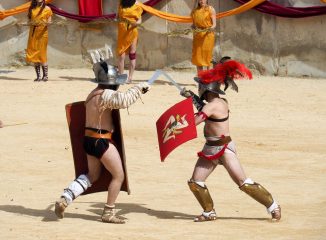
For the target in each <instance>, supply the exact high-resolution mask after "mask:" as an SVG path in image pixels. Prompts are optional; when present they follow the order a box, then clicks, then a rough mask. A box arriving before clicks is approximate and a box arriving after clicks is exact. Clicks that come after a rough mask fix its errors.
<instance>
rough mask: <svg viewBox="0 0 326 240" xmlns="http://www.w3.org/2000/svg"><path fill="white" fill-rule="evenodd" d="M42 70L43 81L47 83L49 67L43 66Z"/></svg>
mask: <svg viewBox="0 0 326 240" xmlns="http://www.w3.org/2000/svg"><path fill="white" fill-rule="evenodd" d="M42 70H43V78H42V80H43V81H47V80H48V72H49V67H48V66H42Z"/></svg>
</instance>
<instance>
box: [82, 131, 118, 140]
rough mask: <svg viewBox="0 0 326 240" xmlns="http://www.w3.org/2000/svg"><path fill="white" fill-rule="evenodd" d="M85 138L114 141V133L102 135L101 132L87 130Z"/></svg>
mask: <svg viewBox="0 0 326 240" xmlns="http://www.w3.org/2000/svg"><path fill="white" fill-rule="evenodd" d="M85 136H87V137H92V138H105V139H110V140H111V139H112V133H111V132H108V133H100V132H94V131H92V130H90V129H85Z"/></svg>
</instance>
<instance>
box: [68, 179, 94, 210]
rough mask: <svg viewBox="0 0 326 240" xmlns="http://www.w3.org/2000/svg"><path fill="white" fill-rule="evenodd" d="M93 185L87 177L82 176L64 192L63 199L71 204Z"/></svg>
mask: <svg viewBox="0 0 326 240" xmlns="http://www.w3.org/2000/svg"><path fill="white" fill-rule="evenodd" d="M91 185H92V184H91V182H90V181H89V179H88V177H87V176H86V175H80V176H79V177H78V178H76V179H75V180H74V181H73V182H72V183H71V184H70V185H69V187H68V188H66V189H65V190H64V191H63V194H62V197H64V198H65V199H66V201H67V203H68V204H70V203H71V202H72V201H73V200H74V199H76V198H77V197H78V196H79V195H80V194H82V193H83V192H85V191H86V190H87V188H89V187H90V186H91Z"/></svg>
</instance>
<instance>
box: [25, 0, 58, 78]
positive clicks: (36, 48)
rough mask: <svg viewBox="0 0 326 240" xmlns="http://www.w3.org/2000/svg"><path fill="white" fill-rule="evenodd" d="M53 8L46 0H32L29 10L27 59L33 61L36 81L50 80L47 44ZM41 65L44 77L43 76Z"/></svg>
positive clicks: (29, 61)
mask: <svg viewBox="0 0 326 240" xmlns="http://www.w3.org/2000/svg"><path fill="white" fill-rule="evenodd" d="M51 18H52V10H51V9H50V8H49V7H48V6H46V3H45V0H32V2H31V6H30V8H29V11H28V19H29V21H30V25H31V26H30V29H29V37H28V44H27V49H26V61H27V62H28V63H33V64H34V68H35V72H36V79H35V80H34V81H37V82H39V81H41V80H42V81H47V80H48V63H47V46H48V24H49V23H51ZM41 66H42V70H43V77H42V78H41V76H40V75H41Z"/></svg>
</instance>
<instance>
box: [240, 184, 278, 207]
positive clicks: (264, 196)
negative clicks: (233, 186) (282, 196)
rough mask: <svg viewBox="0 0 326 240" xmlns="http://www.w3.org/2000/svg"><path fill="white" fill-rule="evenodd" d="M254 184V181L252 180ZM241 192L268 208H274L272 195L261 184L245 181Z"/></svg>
mask: <svg viewBox="0 0 326 240" xmlns="http://www.w3.org/2000/svg"><path fill="white" fill-rule="evenodd" d="M250 181H251V182H252V180H250ZM240 190H241V191H243V192H245V193H247V194H248V195H249V196H250V197H252V198H253V199H255V200H256V201H257V202H259V203H261V204H263V205H264V206H265V207H266V208H269V207H270V206H272V204H273V202H274V200H273V197H272V195H271V194H270V193H269V192H268V191H267V190H266V189H265V188H264V187H263V186H262V185H260V184H259V183H256V182H252V183H250V182H249V181H247V180H246V181H245V182H244V184H243V185H242V186H240Z"/></svg>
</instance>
